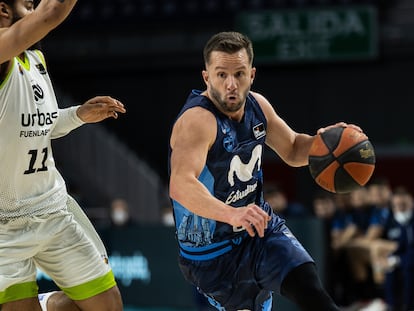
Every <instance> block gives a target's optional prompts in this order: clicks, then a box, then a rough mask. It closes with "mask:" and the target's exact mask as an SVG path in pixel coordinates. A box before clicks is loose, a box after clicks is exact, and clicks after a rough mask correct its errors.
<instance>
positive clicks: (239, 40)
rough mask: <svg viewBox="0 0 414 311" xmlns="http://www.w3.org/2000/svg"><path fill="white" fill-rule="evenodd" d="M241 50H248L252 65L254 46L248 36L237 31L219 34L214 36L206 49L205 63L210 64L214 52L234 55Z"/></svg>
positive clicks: (204, 52) (204, 53)
mask: <svg viewBox="0 0 414 311" xmlns="http://www.w3.org/2000/svg"><path fill="white" fill-rule="evenodd" d="M241 49H246V52H247V57H248V58H249V63H250V64H252V63H253V57H254V54H253V44H252V42H251V41H250V39H249V38H248V37H247V36H245V35H244V34H241V33H239V32H235V31H223V32H219V33H217V34H215V35H213V36H212V37H211V38H210V39H209V40H208V41H207V43H206V45H205V47H204V51H203V55H204V63H205V64H208V63H209V62H210V56H211V53H212V52H213V51H219V52H225V53H229V54H233V53H236V52H238V51H240V50H241Z"/></svg>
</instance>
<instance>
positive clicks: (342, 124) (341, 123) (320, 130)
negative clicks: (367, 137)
mask: <svg viewBox="0 0 414 311" xmlns="http://www.w3.org/2000/svg"><path fill="white" fill-rule="evenodd" d="M334 127H352V128H353V129H355V130H357V131H358V132H361V133H362V129H361V128H360V127H359V126H358V125H355V124H349V123H345V122H338V123H335V124H332V125H329V126H327V127H323V128H320V129H319V130H318V131H317V133H318V134H322V133H324V132H326V131H327V130H329V129H331V128H334Z"/></svg>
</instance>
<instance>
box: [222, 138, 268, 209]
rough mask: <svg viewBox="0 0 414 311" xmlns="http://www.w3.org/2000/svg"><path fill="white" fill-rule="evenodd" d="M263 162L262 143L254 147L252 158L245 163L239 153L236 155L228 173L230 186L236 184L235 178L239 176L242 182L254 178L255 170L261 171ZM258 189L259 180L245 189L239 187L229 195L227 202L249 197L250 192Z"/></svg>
mask: <svg viewBox="0 0 414 311" xmlns="http://www.w3.org/2000/svg"><path fill="white" fill-rule="evenodd" d="M261 164H262V145H257V146H256V147H254V149H253V151H252V154H251V157H250V160H249V162H247V163H243V161H242V160H241V159H240V157H239V156H238V155H235V156H234V157H233V159H232V160H231V162H230V168H229V173H228V175H227V179H228V182H229V184H230V186H232V187H233V186H234V185H235V181H234V178H235V177H237V179H238V180H240V181H242V182H248V181H250V180H251V179H252V178H253V174H254V172H255V171H260V169H261ZM256 189H257V182H256V183H254V184H253V185H249V184H247V185H246V188H245V189H237V190H235V191H232V192H231V193H230V195H229V196H228V197H227V199H226V201H225V203H226V204H230V203H234V202H237V201H239V200H241V199H243V198H245V197H247V196H248V195H249V194H250V193H252V192H254V191H256Z"/></svg>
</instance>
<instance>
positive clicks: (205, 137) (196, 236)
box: [169, 32, 361, 311]
mask: <svg viewBox="0 0 414 311" xmlns="http://www.w3.org/2000/svg"><path fill="white" fill-rule="evenodd" d="M204 62H205V69H204V70H203V71H202V76H203V79H204V82H205V84H206V90H203V91H198V90H193V91H192V92H191V93H190V95H189V97H188V99H187V102H186V103H185V105H184V107H183V108H182V110H181V112H180V113H179V115H178V117H177V119H176V121H175V123H174V125H173V128H172V133H171V137H170V154H169V157H170V158H169V165H170V166H169V170H170V172H169V174H170V183H169V193H170V197H171V199H172V203H173V207H174V218H175V225H176V234H177V240H178V244H179V258H180V260H179V261H180V262H179V265H180V268H181V270H182V272H183V275H184V277H185V278H186V279H187V280H188V281H189V282H191V283H192V284H193V285H194V286H196V287H197V288H198V289H199V290H200V292H201V293H203V294H204V295H205V296H206V297H207V298H208V299H209V301H210V303H211V304H212V305H214V306H215V307H216V308H217V309H218V310H226V311H233V310H245V309H247V310H255V311H258V310H271V308H272V294H273V293H277V294H281V295H283V296H285V297H287V298H288V299H290V300H292V301H293V302H294V303H296V304H297V305H298V306H299V307H300V308H301V309H302V310H311V311H314V310H324V311H328V310H339V308H338V307H337V306H336V304H335V303H334V302H333V300H332V299H331V297H330V296H329V295H328V294H327V292H326V291H325V290H324V288H323V287H322V284H321V281H320V279H319V277H318V274H317V271H316V268H315V263H314V260H313V259H312V257H311V256H310V255H309V254H308V253H307V251H306V250H305V249H304V248H303V247H302V245H301V244H300V243H299V242H298V240H296V238H295V237H294V236H293V234H292V233H291V232H290V231H289V229H288V228H287V227H286V225H285V222H284V220H283V219H281V218H280V217H279V216H277V215H276V214H274V213H273V212H272V209H271V207H270V206H269V204H268V203H267V202H265V201H264V199H263V192H262V189H263V172H262V156H263V150H264V146H265V144H266V145H268V146H269V147H270V148H272V149H273V150H274V151H275V152H276V153H277V154H278V155H279V156H280V157H281V158H282V159H283V160H284V161H285V162H286V163H287V164H289V165H291V166H294V167H299V166H305V165H307V164H308V152H309V149H310V146H311V144H312V142H313V140H314V136H310V135H307V134H302V133H296V132H295V131H293V130H292V129H291V128H290V127H289V126H288V125H287V124H286V123H285V121H283V120H282V119H281V118H280V117H279V116H278V115H277V113H276V112H275V110H274V108H273V107H272V105H271V104H270V103H269V101H268V100H267V99H266V98H265V97H263V96H262V95H261V94H259V93H256V92H253V91H250V88H251V85H252V83H253V80H254V78H255V73H256V69H255V68H254V67H253V66H252V63H253V48H252V44H251V41H250V40H249V39H248V38H247V37H245V36H244V35H242V34H240V33H237V32H221V33H218V34H216V35H214V36H212V37H211V39H210V40H209V41H208V42H207V44H206V46H205V48H204ZM345 126H351V127H354V128H356V129H357V130H359V131H361V129H360V128H359V127H358V126H355V125H348V124H345V123H343V122H341V123H337V124H335V125H331V126H329V127H326V128H322V129H319V132H323V131H325V130H327V129H328V128H331V127H345Z"/></svg>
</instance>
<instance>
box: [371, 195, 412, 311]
mask: <svg viewBox="0 0 414 311" xmlns="http://www.w3.org/2000/svg"><path fill="white" fill-rule="evenodd" d="M391 208H392V213H391V214H390V216H389V218H388V219H387V222H386V225H385V228H384V238H385V239H387V241H389V242H392V243H394V247H393V246H392V245H391V246H390V244H385V245H384V244H382V243H381V244H380V245H381V249H382V251H385V253H386V256H384V257H382V258H381V257H379V258H378V262H377V263H378V265H379V267H380V268H382V270H384V271H385V272H386V274H385V282H384V298H385V301H386V303H387V305H388V309H389V310H390V311H408V310H414V216H413V211H414V199H413V195H412V194H411V193H410V192H409V191H407V189H406V188H404V187H398V188H396V189H395V190H394V193H393V195H392V199H391ZM379 242H382V241H379Z"/></svg>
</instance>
